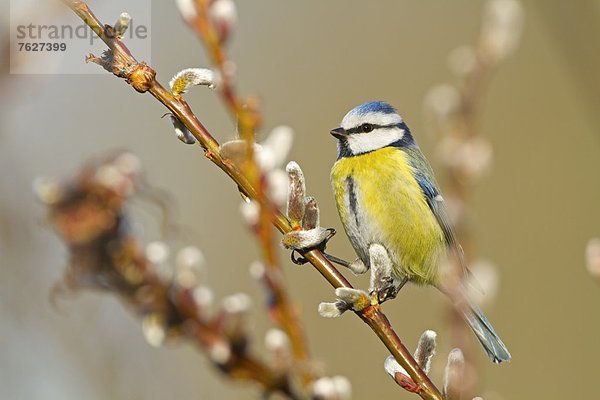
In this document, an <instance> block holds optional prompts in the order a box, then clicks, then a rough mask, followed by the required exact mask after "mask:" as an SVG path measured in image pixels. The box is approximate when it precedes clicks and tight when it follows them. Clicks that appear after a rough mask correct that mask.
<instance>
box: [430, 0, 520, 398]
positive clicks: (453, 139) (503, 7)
mask: <svg viewBox="0 0 600 400" xmlns="http://www.w3.org/2000/svg"><path fill="white" fill-rule="evenodd" d="M522 27H523V9H522V5H521V3H520V2H519V1H518V0H488V1H487V2H486V4H485V8H484V14H483V18H482V27H481V32H480V35H479V38H478V40H477V41H476V44H475V45H474V46H461V47H458V48H457V49H455V50H454V51H453V52H452V53H451V54H450V56H449V64H450V68H451V69H452V71H453V72H454V73H455V74H456V75H457V76H458V77H459V78H460V83H459V84H458V85H457V86H453V85H449V84H444V85H439V86H437V87H434V88H432V89H431V91H430V93H429V94H428V96H427V99H426V106H427V107H428V109H429V111H430V113H431V119H432V120H433V123H434V126H435V128H436V130H437V134H438V136H439V140H438V145H437V149H436V150H437V153H438V156H439V158H440V160H441V164H442V166H443V167H444V169H445V177H446V178H447V179H446V180H447V182H446V185H445V186H446V188H447V192H446V193H448V196H447V197H446V200H447V202H448V204H449V205H450V211H451V213H452V219H453V222H454V226H455V228H456V230H457V233H458V236H459V237H460V242H461V243H462V244H463V246H464V250H465V258H466V261H467V265H469V264H471V265H473V263H472V261H473V254H475V247H476V245H475V241H474V239H473V227H472V225H471V221H470V214H469V209H470V207H471V196H472V190H473V187H475V186H476V185H477V184H478V183H479V182H480V181H481V179H482V178H483V177H484V176H486V174H487V173H488V172H489V170H490V169H491V164H492V158H493V148H492V145H491V143H490V142H489V140H488V139H486V138H485V137H483V136H482V135H481V132H480V129H479V127H478V120H479V116H480V113H481V107H482V105H483V104H484V97H485V94H486V91H487V88H488V85H489V82H490V79H491V77H492V75H493V73H494V72H495V70H496V67H497V66H498V65H499V64H500V63H501V61H503V60H504V59H505V58H506V57H508V56H509V55H510V54H512V53H513V52H514V51H515V50H516V48H517V46H518V44H519V41H520V37H521V31H522ZM451 264H452V265H449V267H450V268H451V271H450V272H451V277H453V279H452V281H454V282H455V284H459V283H460V282H461V277H462V274H463V272H462V266H460V265H459V263H457V262H453V263H451ZM492 284H494V283H492ZM469 286H470V287H469ZM468 287H469V288H470V289H473V290H472V291H473V293H472V297H473V298H481V297H482V295H481V294H480V293H479V291H481V290H483V289H482V288H481V286H480V285H479V283H478V282H470V285H468ZM488 289H489V291H490V292H493V290H492V288H488ZM488 295H490V293H488ZM449 313H450V316H451V327H452V333H453V340H454V345H455V346H457V347H459V348H461V349H462V351H464V353H465V355H466V359H467V360H471V359H472V356H473V351H472V343H473V341H472V340H468V338H469V336H470V333H469V332H468V331H469V329H468V328H467V325H465V324H464V322H463V316H462V313H461V311H460V310H458V309H457V308H456V307H452V308H451V309H450V311H449ZM461 357H462V353H461ZM462 362H463V364H464V362H465V361H464V359H463V361H462ZM466 370H467V371H468V373H467V372H465V374H464V377H465V379H464V382H463V386H464V387H463V388H462V389H463V392H465V393H470V392H472V391H474V387H473V386H474V384H475V382H476V376H475V375H476V372H475V368H467V369H466ZM467 375H469V376H467ZM452 397H455V396H452Z"/></svg>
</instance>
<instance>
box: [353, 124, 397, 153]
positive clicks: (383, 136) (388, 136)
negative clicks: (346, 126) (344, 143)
mask: <svg viewBox="0 0 600 400" xmlns="http://www.w3.org/2000/svg"><path fill="white" fill-rule="evenodd" d="M403 135H404V131H403V130H402V129H398V128H395V129H380V130H376V131H373V132H370V133H355V134H353V135H350V136H349V137H348V146H349V147H350V150H351V151H352V153H353V154H362V153H368V152H370V151H374V150H378V149H381V148H383V147H386V146H389V145H390V144H392V143H394V142H397V141H398V140H400V139H402V136H403Z"/></svg>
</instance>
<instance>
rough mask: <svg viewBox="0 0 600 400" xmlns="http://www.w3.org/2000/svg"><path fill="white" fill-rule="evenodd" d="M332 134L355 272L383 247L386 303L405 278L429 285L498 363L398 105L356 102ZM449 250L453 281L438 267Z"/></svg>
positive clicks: (496, 344)
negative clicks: (456, 271) (456, 276)
mask: <svg viewBox="0 0 600 400" xmlns="http://www.w3.org/2000/svg"><path fill="white" fill-rule="evenodd" d="M330 133H331V134H332V135H333V136H334V137H335V138H336V139H337V160H336V161H335V163H334V165H333V167H332V170H331V184H332V188H333V193H334V197H335V202H336V205H337V209H338V213H339V216H340V219H341V221H342V225H343V227H344V230H345V232H346V234H347V236H348V238H349V239H350V242H351V244H352V246H353V248H354V250H355V252H356V253H357V255H358V260H357V261H358V264H356V263H353V265H354V268H353V271H354V272H356V273H362V272H366V271H367V270H369V268H371V265H370V264H371V260H370V257H369V254H370V253H369V249H370V248H372V246H382V247H383V248H384V249H385V251H387V254H388V256H389V259H390V261H391V271H390V273H388V274H387V275H390V276H384V277H383V278H382V279H380V281H379V282H376V283H375V286H376V287H375V289H379V291H380V292H382V293H383V294H384V299H383V301H385V297H386V296H389V297H390V298H392V297H395V296H396V293H397V291H398V290H399V288H401V287H402V286H403V284H404V283H406V282H407V281H409V282H411V283H414V284H417V285H419V286H427V285H430V286H434V287H436V288H438V289H439V290H440V291H441V292H442V293H445V294H446V295H448V296H449V297H450V299H451V301H452V302H453V303H454V304H455V306H456V307H457V309H458V310H460V312H461V313H462V315H463V317H464V320H465V321H466V323H467V324H468V325H469V326H470V327H471V329H472V330H473V332H474V333H475V335H476V337H477V339H479V341H480V342H481V344H482V345H483V348H484V349H485V351H486V353H487V355H488V356H489V358H490V359H491V360H492V361H493V362H495V363H500V362H503V361H509V360H510V358H511V355H510V353H509V351H508V349H507V347H506V346H505V345H504V343H503V342H502V340H501V339H500V337H499V336H498V334H497V333H496V331H495V330H494V328H493V327H492V325H491V323H490V322H489V321H488V319H487V318H486V317H485V315H484V314H483V312H482V311H481V310H480V309H479V307H478V306H477V305H476V304H475V302H474V301H473V300H472V299H470V298H469V294H468V290H467V285H468V283H467V281H468V279H467V277H468V276H469V271H468V269H467V267H466V265H465V261H464V256H463V251H462V248H461V247H460V244H459V243H458V240H457V237H456V234H455V231H454V228H453V226H452V222H451V220H450V217H449V214H448V211H447V209H446V205H445V202H444V198H443V197H442V195H441V193H440V190H439V188H438V184H437V182H436V180H435V176H434V173H433V170H432V168H431V166H430V164H429V162H428V161H427V159H426V158H425V156H424V155H423V153H422V152H421V150H420V148H419V146H418V145H417V142H416V141H415V138H414V137H413V135H412V134H411V131H410V129H409V128H408V126H407V125H406V123H405V122H404V120H403V119H402V117H401V116H400V115H399V114H398V112H397V110H396V109H395V108H394V107H392V106H391V105H390V104H388V103H386V102H383V101H370V102H367V103H364V104H361V105H359V106H357V107H355V108H353V109H352V110H350V111H349V112H348V113H347V114H346V115H345V116H344V117H343V119H342V122H341V124H340V126H339V127H338V128H335V129H333V130H331V132H330ZM452 255H453V256H454V257H456V259H458V264H459V265H460V270H461V275H462V276H461V279H460V280H459V281H460V282H459V283H458V285H454V284H452V285H450V284H447V283H446V282H444V273H443V268H441V264H442V263H443V262H444V260H448V257H451V256H452ZM374 274H376V273H375V271H373V269H372V270H371V275H372V277H373V275H374ZM463 277H464V279H462V278H463ZM372 282H373V278H372ZM372 285H373V283H372ZM372 289H373V288H372Z"/></svg>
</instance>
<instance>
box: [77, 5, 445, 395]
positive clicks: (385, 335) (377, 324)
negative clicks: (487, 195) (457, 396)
mask: <svg viewBox="0 0 600 400" xmlns="http://www.w3.org/2000/svg"><path fill="white" fill-rule="evenodd" d="M67 4H68V5H69V7H71V8H72V9H73V11H74V12H75V13H76V14H77V15H78V16H79V17H80V18H81V19H82V20H83V21H84V22H85V23H86V24H87V25H89V26H90V27H91V28H92V29H93V30H94V32H96V33H97V34H98V36H99V37H100V38H101V39H102V40H103V41H104V42H105V43H106V44H107V46H108V47H109V48H110V49H111V50H112V52H113V53H114V54H113V57H111V59H112V60H115V61H116V62H118V63H119V65H117V68H115V66H114V65H113V68H112V70H113V73H114V74H115V75H117V76H119V77H122V78H124V79H126V81H127V82H128V83H129V84H131V85H132V86H133V87H134V88H135V89H136V90H138V91H140V90H139V89H140V88H147V89H146V91H149V92H150V93H151V94H152V95H153V96H154V97H155V98H156V99H157V100H158V101H160V102H161V103H162V104H163V105H165V107H167V108H168V109H169V110H170V111H171V112H172V113H173V114H174V115H175V116H176V117H177V118H179V119H180V120H181V122H183V124H184V125H185V126H186V127H187V128H188V129H189V131H190V132H191V133H192V134H193V135H194V137H195V138H196V139H197V140H198V142H199V144H200V146H202V148H203V149H204V152H205V155H206V157H207V158H208V159H209V160H210V161H212V162H213V163H214V164H215V165H217V166H218V167H219V168H220V169H221V170H223V172H225V173H226V174H227V175H228V176H229V177H230V178H231V179H232V180H233V181H234V182H235V183H236V184H237V186H238V187H239V188H240V190H241V191H242V192H243V193H244V194H245V195H246V196H248V197H250V198H252V199H255V200H257V201H260V196H259V193H258V190H257V189H256V188H255V187H254V186H253V185H251V184H250V182H249V180H248V178H247V176H246V175H245V174H243V173H241V172H240V171H239V170H238V169H237V168H236V167H235V166H234V165H233V164H232V163H230V162H228V161H226V160H224V159H223V158H222V157H221V156H220V153H219V145H218V143H217V141H216V140H215V139H214V138H213V137H212V135H210V133H209V132H208V131H207V130H206V128H205V127H204V126H203V125H202V124H201V123H200V121H199V120H198V119H197V118H196V116H195V115H194V113H193V112H192V111H191V109H190V107H189V105H188V104H187V102H186V101H185V100H184V99H183V98H181V96H174V95H172V94H171V93H170V92H169V91H167V90H166V89H165V88H164V87H163V86H161V85H160V84H159V83H158V82H157V81H156V80H155V74H154V73H150V70H151V68H149V67H148V66H146V65H145V64H140V63H137V62H136V60H135V59H134V58H133V56H132V55H131V53H130V52H129V50H128V49H127V47H126V46H125V45H124V44H123V43H122V42H121V41H120V40H118V39H115V38H112V37H110V35H106V34H105V29H106V27H104V26H103V25H102V24H101V23H100V21H99V20H98V19H97V18H96V17H95V16H94V15H93V14H92V12H91V11H90V9H89V7H88V6H87V4H85V3H84V2H82V1H68V2H67ZM120 65H127V66H128V68H127V70H129V71H130V72H129V73H123V72H124V71H125V70H124V69H123V68H121V67H120ZM140 69H141V70H144V71H146V72H147V73H144V74H142V73H140V72H139V71H140ZM115 71H116V72H115ZM152 72H153V70H152ZM262 205H263V206H264V204H262ZM272 222H273V224H274V225H275V226H276V227H277V229H278V230H279V231H280V232H282V233H287V232H290V231H291V230H292V226H291V225H290V223H289V221H288V220H287V218H286V217H285V216H284V215H283V214H282V213H281V212H279V211H277V210H273V215H272ZM303 256H304V257H305V258H306V259H307V260H308V261H309V262H310V263H311V264H312V265H313V266H314V267H315V268H316V269H317V270H318V271H319V273H321V275H323V277H324V278H325V279H326V280H327V281H328V282H329V283H330V284H331V285H332V286H333V287H335V288H338V287H347V288H352V286H351V285H350V283H349V282H348V281H347V280H346V279H345V278H344V276H343V275H342V274H341V273H340V272H339V271H338V270H337V269H336V268H335V267H334V266H333V265H332V264H331V263H330V262H329V261H328V260H327V259H326V258H325V256H324V255H323V253H322V252H321V251H319V250H310V251H306V252H304V253H303ZM357 315H358V316H359V317H360V318H361V319H362V320H363V321H364V322H365V323H366V324H367V325H368V326H369V327H370V328H371V329H372V330H373V331H374V332H375V334H376V335H377V336H378V337H379V339H380V340H381V341H382V342H383V344H384V345H385V346H386V347H387V349H388V350H389V351H390V353H391V354H392V355H393V356H394V357H395V358H396V360H397V361H398V362H399V363H400V365H402V367H403V368H404V369H405V370H406V371H407V372H408V374H409V375H410V377H411V378H412V379H413V381H414V382H415V383H416V384H417V385H418V386H419V387H420V388H421V391H420V392H419V393H418V394H419V396H421V398H423V399H429V400H432V399H435V400H442V395H441V393H440V391H439V390H438V389H437V388H436V387H435V385H434V384H433V383H432V382H431V380H430V379H429V377H428V376H427V375H426V374H425V373H424V372H423V370H422V369H421V368H420V367H419V366H418V364H417V362H416V361H415V359H414V358H413V357H412V355H411V354H410V352H409V351H408V350H407V348H406V347H405V346H404V345H403V344H402V342H401V341H400V338H399V337H398V335H397V334H396V333H395V332H394V330H393V328H392V326H391V324H390V322H389V320H388V319H387V317H386V316H385V314H384V313H383V312H382V311H381V308H380V306H379V305H373V306H369V307H367V308H365V309H364V310H363V311H361V312H358V313H357Z"/></svg>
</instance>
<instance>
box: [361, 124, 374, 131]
mask: <svg viewBox="0 0 600 400" xmlns="http://www.w3.org/2000/svg"><path fill="white" fill-rule="evenodd" d="M361 130H362V131H363V132H365V133H368V132H371V131H372V130H373V125H371V124H362V126H361Z"/></svg>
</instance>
